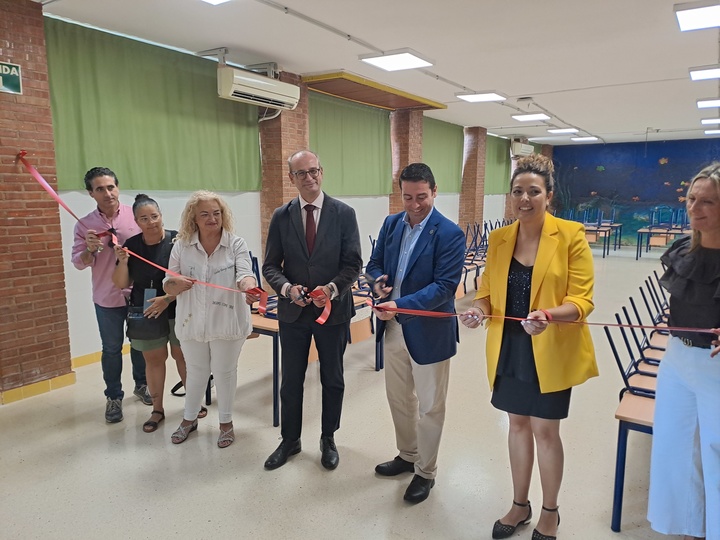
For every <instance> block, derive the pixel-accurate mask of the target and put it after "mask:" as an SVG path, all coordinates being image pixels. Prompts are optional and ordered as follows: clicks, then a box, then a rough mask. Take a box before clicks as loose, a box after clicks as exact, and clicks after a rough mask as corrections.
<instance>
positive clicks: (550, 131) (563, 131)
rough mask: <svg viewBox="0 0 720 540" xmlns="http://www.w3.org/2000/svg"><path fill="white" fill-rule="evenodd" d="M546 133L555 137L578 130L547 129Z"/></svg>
mask: <svg viewBox="0 0 720 540" xmlns="http://www.w3.org/2000/svg"><path fill="white" fill-rule="evenodd" d="M547 131H548V133H555V134H556V135H560V134H562V133H577V132H578V130H577V129H575V128H556V129H548V130H547Z"/></svg>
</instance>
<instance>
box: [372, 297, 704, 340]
mask: <svg viewBox="0 0 720 540" xmlns="http://www.w3.org/2000/svg"><path fill="white" fill-rule="evenodd" d="M367 303H368V305H370V306H372V308H373V309H376V310H378V311H386V312H390V313H400V314H402V315H415V316H417V317H435V318H447V317H459V316H460V315H462V313H446V312H441V311H425V310H422V309H406V308H398V307H396V308H391V307H380V306H378V305H373V303H372V300H371V299H370V298H368V299H367ZM485 318H486V319H506V320H508V321H521V322H522V321H528V320H534V319H527V318H523V317H507V316H505V315H485ZM535 320H537V319H535ZM545 322H547V323H550V324H584V325H587V326H608V327H613V328H645V329H648V330H662V331H668V332H669V331H674V332H698V333H700V334H715V332H713V331H712V329H710V328H688V327H685V326H648V325H644V324H617V323H594V322H588V321H558V320H555V319H554V320H552V321H545Z"/></svg>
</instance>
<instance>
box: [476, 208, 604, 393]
mask: <svg viewBox="0 0 720 540" xmlns="http://www.w3.org/2000/svg"><path fill="white" fill-rule="evenodd" d="M518 227H519V223H518V222H515V223H513V224H512V225H508V226H507V227H502V228H500V229H496V230H494V231H493V232H491V233H490V238H489V245H488V252H487V261H486V266H485V271H484V273H483V275H482V282H481V284H480V288H479V289H478V292H477V294H476V295H475V298H476V299H479V298H488V297H489V301H490V306H491V312H492V315H505V302H506V299H507V282H508V274H509V270H510V261H511V260H512V256H513V251H514V250H515V241H516V240H517V234H518ZM593 285H594V273H593V259H592V252H591V251H590V246H588V243H587V240H586V239H585V228H584V227H583V226H582V224H580V223H576V222H574V221H565V220H562V219H559V218H556V217H554V216H552V215H551V214H546V216H545V223H544V225H543V230H542V234H541V236H540V244H539V246H538V252H537V257H536V259H535V265H534V266H533V272H532V285H531V289H530V311H535V310H537V309H549V308H552V307H555V306H559V305H561V304H564V303H572V304H575V305H576V306H577V308H578V311H579V312H580V317H579V319H578V320H579V321H584V320H585V319H586V318H587V316H588V315H589V314H590V313H591V312H592V310H593V309H594V307H595V306H594V304H593ZM503 324H504V319H495V318H491V319H488V324H487V330H488V334H487V343H486V356H487V374H488V379H489V381H490V386H491V387H492V386H493V384H494V383H495V373H496V370H497V365H498V359H499V357H500V345H501V342H502V335H503ZM532 347H533V353H534V355H535V365H536V367H537V374H538V379H539V381H540V391H541V392H543V393H547V392H557V391H559V390H565V389H566V388H570V387H571V386H575V385H578V384H581V383H583V382H585V381H586V380H587V379H589V378H590V377H595V376H597V375H598V368H597V363H596V361H595V349H594V347H593V343H592V338H591V337H590V330H589V328H588V327H587V326H586V325H580V324H567V323H557V324H550V325H548V327H547V329H546V330H545V331H544V332H543V333H542V334H539V335H537V336H532Z"/></svg>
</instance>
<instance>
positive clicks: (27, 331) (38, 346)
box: [0, 0, 75, 403]
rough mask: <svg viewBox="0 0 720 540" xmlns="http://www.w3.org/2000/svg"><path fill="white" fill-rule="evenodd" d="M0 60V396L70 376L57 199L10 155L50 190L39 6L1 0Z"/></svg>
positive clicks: (33, 390)
mask: <svg viewBox="0 0 720 540" xmlns="http://www.w3.org/2000/svg"><path fill="white" fill-rule="evenodd" d="M0 13H2V17H0V36H2V37H1V38H0V60H2V61H4V62H10V63H13V64H18V65H20V66H21V68H22V90H23V93H22V95H15V94H8V93H4V92H0V296H1V297H2V299H3V302H2V306H3V310H2V313H0V403H7V402H9V401H15V400H17V399H21V398H23V397H26V396H29V395H34V394H38V393H42V392H45V391H48V390H50V389H52V388H57V387H60V386H66V385H67V384H72V383H73V382H75V374H74V373H72V369H71V363H70V337H69V332H68V315H67V304H66V298H65V274H64V271H63V253H62V239H61V235H60V214H59V210H58V205H57V204H56V203H55V202H54V201H53V200H52V199H51V198H50V197H49V196H48V195H47V194H46V193H45V191H43V190H42V188H41V187H40V186H39V185H38V184H37V182H35V180H33V178H32V177H31V176H30V175H29V174H27V173H26V172H25V171H24V169H23V168H22V166H21V165H20V164H18V163H16V162H15V156H16V154H17V153H18V152H19V151H20V150H27V152H28V156H27V157H28V159H29V160H30V161H31V162H32V163H33V165H35V167H36V168H37V169H38V170H39V172H40V173H41V174H42V175H43V176H44V177H45V179H46V180H47V181H48V182H49V183H50V185H52V186H53V188H54V189H57V178H56V176H55V175H56V169H55V147H54V142H53V130H52V116H51V113H50V92H49V87H48V69H47V55H46V52H45V32H44V28H43V15H42V6H41V5H40V4H39V3H36V2H33V1H31V0H0Z"/></svg>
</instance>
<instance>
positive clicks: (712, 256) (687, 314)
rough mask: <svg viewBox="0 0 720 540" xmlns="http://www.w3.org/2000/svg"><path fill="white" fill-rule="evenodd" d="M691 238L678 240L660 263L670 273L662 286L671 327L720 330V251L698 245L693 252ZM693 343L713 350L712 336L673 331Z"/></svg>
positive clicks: (664, 276)
mask: <svg viewBox="0 0 720 540" xmlns="http://www.w3.org/2000/svg"><path fill="white" fill-rule="evenodd" d="M690 241H691V238H690V237H689V236H686V237H683V238H681V239H679V240H676V241H675V242H674V243H673V245H672V246H670V248H669V249H668V250H667V251H666V252H665V253H664V254H663V256H662V257H661V258H660V260H661V261H662V262H663V263H664V264H665V266H667V270H666V271H665V273H664V274H663V276H662V278H660V284H661V285H662V286H663V287H664V288H665V289H666V290H667V291H668V292H669V293H670V316H669V319H668V325H669V326H682V327H688V328H718V327H720V249H709V248H704V247H701V246H698V247H697V248H695V249H694V250H693V251H690ZM670 333H671V334H672V335H673V336H678V337H685V338H687V339H690V340H692V342H693V344H695V345H696V346H698V347H711V346H712V343H711V342H712V341H713V339H716V338H715V336H714V335H713V334H707V333H701V332H679V331H674V332H670Z"/></svg>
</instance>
